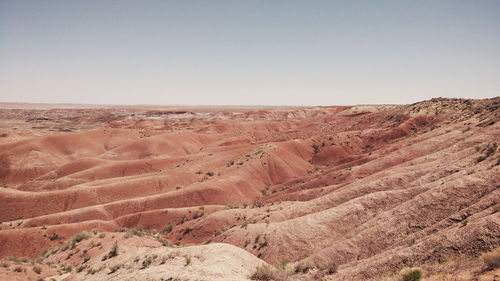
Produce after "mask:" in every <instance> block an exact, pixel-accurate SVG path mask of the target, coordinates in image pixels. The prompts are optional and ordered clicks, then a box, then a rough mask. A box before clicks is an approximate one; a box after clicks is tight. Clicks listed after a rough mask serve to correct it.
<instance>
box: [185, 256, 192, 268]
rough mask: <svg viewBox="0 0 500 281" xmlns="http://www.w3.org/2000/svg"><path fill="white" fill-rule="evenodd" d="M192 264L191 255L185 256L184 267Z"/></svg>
mask: <svg viewBox="0 0 500 281" xmlns="http://www.w3.org/2000/svg"><path fill="white" fill-rule="evenodd" d="M190 264H191V256H190V255H185V256H184V266H188V265H190Z"/></svg>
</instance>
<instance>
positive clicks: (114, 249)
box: [102, 241, 118, 261]
mask: <svg viewBox="0 0 500 281" xmlns="http://www.w3.org/2000/svg"><path fill="white" fill-rule="evenodd" d="M116 256H118V243H117V242H116V241H115V243H114V244H113V247H111V250H110V251H109V252H108V253H107V254H106V255H105V256H104V257H102V261H105V260H107V259H110V258H112V257H116Z"/></svg>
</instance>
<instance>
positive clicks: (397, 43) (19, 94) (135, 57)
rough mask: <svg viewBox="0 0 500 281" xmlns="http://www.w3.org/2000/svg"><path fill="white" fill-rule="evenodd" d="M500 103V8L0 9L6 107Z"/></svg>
mask: <svg viewBox="0 0 500 281" xmlns="http://www.w3.org/2000/svg"><path fill="white" fill-rule="evenodd" d="M498 95H500V1H482V0H475V1H460V0H453V1H447V0H440V1H436V0H430V1H422V0H418V1H404V0H394V1H347V0H346V1H306V0H303V1H294V0H286V1H273V0H247V1H243V0H242V1H239V0H228V1H217V0H212V1H207V0H200V1H189V0H179V1H167V0H164V1H132V0H131V1H117V0H116V1H107V0H100V1H92V0H85V1H83V0H82V1H76V0H75V1H65V0H61V1H52V0H43V1H23V0H10V1H7V0H0V102H48V103H93V104H190V105H191V104H198V105H203V104H207V105H210V104H221V105H227V104H233V105H234V104H238V105H241V104H245V105H336V104H365V103H411V102H415V101H419V100H423V99H428V98H432V97H438V96H446V97H470V98H484V97H493V96H498Z"/></svg>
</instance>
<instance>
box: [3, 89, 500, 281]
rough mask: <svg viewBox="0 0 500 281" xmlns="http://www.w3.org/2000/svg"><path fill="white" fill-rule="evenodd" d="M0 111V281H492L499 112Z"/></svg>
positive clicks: (456, 108)
mask: <svg viewBox="0 0 500 281" xmlns="http://www.w3.org/2000/svg"><path fill="white" fill-rule="evenodd" d="M12 107H16V106H15V105H10V106H9V105H5V104H4V105H3V107H2V109H1V111H0V119H1V123H0V130H1V137H0V181H1V184H2V185H3V187H4V188H0V222H1V224H0V227H1V230H0V257H4V258H5V261H4V264H6V263H8V264H9V266H8V267H1V268H0V279H1V278H6V280H7V279H8V278H10V279H8V280H27V279H31V280H37V279H38V278H40V277H44V278H46V280H49V279H50V278H55V279H56V280H90V279H92V280H94V279H95V280H107V279H109V280H246V279H248V278H249V277H250V275H251V274H252V272H254V271H255V268H256V267H257V266H259V265H263V264H265V263H269V264H273V265H276V264H278V266H277V267H278V268H279V267H280V265H281V267H282V269H278V270H277V272H278V271H279V272H278V273H275V277H274V278H275V279H277V280H278V279H279V280H286V279H287V278H288V279H290V280H306V278H308V279H311V280H314V279H316V280H321V279H324V280H367V279H374V280H380V279H381V278H387V280H393V279H390V278H397V276H396V275H397V274H398V272H399V271H400V270H401V269H403V268H406V267H420V268H422V269H423V272H424V276H425V278H428V280H441V279H433V278H439V276H444V277H446V278H448V276H451V275H453V274H456V276H458V277H460V278H465V279H456V280H470V279H467V278H471V279H472V278H477V280H493V279H488V278H496V277H495V274H498V275H500V273H499V270H498V268H497V269H495V268H489V269H488V268H485V265H484V264H483V263H482V261H481V259H480V258H479V257H480V256H481V255H482V254H483V253H486V252H489V251H493V250H495V249H498V246H499V244H500V239H499V238H500V215H499V214H500V213H498V211H499V210H500V204H499V201H500V200H499V199H500V191H499V190H498V187H499V185H500V181H499V180H500V173H499V169H500V165H499V164H500V154H499V153H498V145H497V144H498V143H500V128H499V124H498V122H499V120H500V99H499V98H494V99H487V100H460V99H433V100H430V101H424V102H420V103H416V104H412V105H400V106H354V107H313V108H265V109H242V108H160V107H158V108H147V107H113V108H80V109H78V108H58V109H56V108H36V109H30V108H20V109H13V108H12ZM17 107H19V106H17ZM92 230H94V232H93V233H92V232H91V231H92ZM82 231H86V232H88V233H86V237H85V239H82V240H81V241H77V242H73V243H74V244H70V245H69V246H68V243H71V241H74V239H75V235H77V234H79V233H81V232H82ZM101 236H102V237H101ZM68 239H69V240H68ZM77 240H78V239H77ZM68 241H69V242H68ZM114 241H116V244H117V247H118V249H119V250H118V251H117V255H116V256H113V257H111V258H109V259H107V258H106V259H104V257H105V256H106V255H107V254H109V252H110V251H112V248H113V245H114V244H113V243H114ZM97 243H99V245H98V246H96V245H97ZM188 245H189V246H188ZM65 247H66V249H65V250H64V251H63V250H62V248H65ZM71 253H72V254H71ZM172 253H174V254H172ZM8 256H17V257H28V258H30V259H33V260H35V259H36V261H33V264H32V265H30V264H29V263H27V264H25V263H23V262H22V261H20V260H19V259H13V258H10V261H7V260H8V259H7V258H6V257H8ZM68 256H69V257H68ZM153 256H156V257H155V258H154V259H153V258H152V257H153ZM148 257H149V258H151V261H150V265H151V266H150V265H148V266H146V267H144V268H142V267H143V265H142V263H143V262H144V261H145V260H147V259H148ZM37 258H38V259H37ZM188 258H189V260H190V261H189V263H188ZM136 259H138V260H137V261H136ZM15 260H18V261H17V262H16V261H15ZM285 261H288V262H289V265H286V266H285V265H284V264H286V263H287V262H285ZM462 261H470V262H462ZM146 263H147V262H146ZM19 264H20V265H19ZM457 264H458V265H457ZM16 266H17V267H22V268H24V269H26V268H33V267H34V266H38V267H40V268H41V269H42V272H41V273H40V274H38V273H36V272H34V271H32V270H31V269H30V270H27V271H26V272H23V271H22V270H21V271H20V272H16V270H15V269H16ZM69 267H71V269H69ZM113 267H115V269H116V270H112V268H113ZM116 267H117V268H116ZM78 269H81V270H78ZM99 269H100V270H99ZM295 269H297V270H295ZM93 271H94V272H93ZM294 271H297V272H294ZM278 275H279V276H278ZM444 277H443V278H444ZM458 277H457V278H458ZM162 278H163V279H162ZM169 278H171V279H169ZM280 278H281V279H280ZM484 278H486V279H484ZM394 280H395V279H394ZM450 280H452V279H450Z"/></svg>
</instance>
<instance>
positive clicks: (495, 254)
mask: <svg viewBox="0 0 500 281" xmlns="http://www.w3.org/2000/svg"><path fill="white" fill-rule="evenodd" d="M481 259H482V260H483V263H484V265H485V266H486V270H494V269H497V268H500V248H496V249H495V250H493V251H491V252H488V253H484V254H483V255H481Z"/></svg>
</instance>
